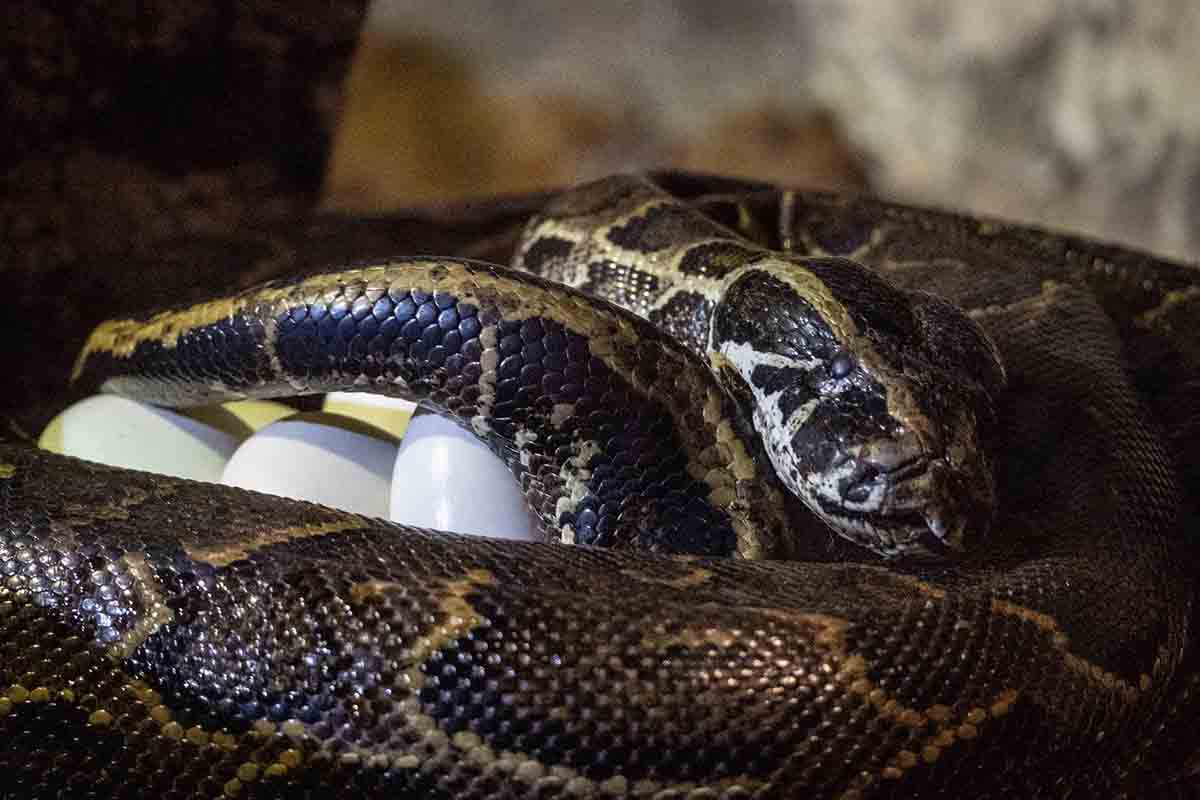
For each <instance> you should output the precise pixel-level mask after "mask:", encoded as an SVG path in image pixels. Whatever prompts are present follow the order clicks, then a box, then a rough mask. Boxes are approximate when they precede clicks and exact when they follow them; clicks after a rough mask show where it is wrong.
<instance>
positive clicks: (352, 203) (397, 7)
mask: <svg viewBox="0 0 1200 800" xmlns="http://www.w3.org/2000/svg"><path fill="white" fill-rule="evenodd" d="M1198 37H1200V4H1196V3H1193V2H1189V1H1188V0H1154V1H1153V2H1137V1H1136V0H1125V1H1122V0H1070V1H1068V2H1045V0H1007V2H1004V3H997V2H994V1H993V0H957V1H956V2H950V1H948V0H912V1H910V2H905V3H875V2H856V1H855V0H743V1H742V2H736V3H734V2H696V1H694V0H693V1H692V2H687V0H658V1H656V2H649V1H647V2H640V3H639V2H620V3H569V2H551V1H550V0H522V1H521V2H511V1H510V0H375V2H374V3H373V4H372V5H371V7H370V11H369V15H368V20H367V24H366V30H365V33H364V36H363V39H362V43H361V46H360V47H359V49H358V50H357V52H356V55H355V58H354V63H353V66H352V69H351V73H350V78H349V82H348V84H347V90H348V94H347V97H346V101H345V107H344V116H343V119H342V122H341V125H340V128H339V129H338V131H337V134H336V137H335V145H336V147H335V151H334V157H333V159H332V162H331V166H330V169H329V173H328V180H327V189H328V191H327V200H326V204H327V206H331V207H336V208H339V209H345V210H357V211H364V210H365V211H376V210H383V209H388V208H394V207H396V206H402V205H412V204H415V203H423V202H427V201H431V200H440V199H449V198H458V197H464V196H470V195H479V194H489V193H494V192H508V191H522V190H527V189H532V188H536V187H545V186H555V185H562V184H567V183H572V182H575V181H579V180H583V179H587V178H590V177H595V176H598V175H601V174H604V173H610V172H614V171H617V170H628V169H634V168H639V167H645V166H650V165H673V166H678V167H684V168H688V169H695V170H707V171H715V172H722V173H728V174H735V175H744V176H751V177H757V178H763V179H769V180H772V181H777V182H781V183H785V184H791V185H795V186H812V187H827V188H836V189H849V190H867V191H872V192H876V193H881V194H883V195H886V196H888V197H891V198H895V199H900V200H907V201H914V202H920V203H930V204H936V205H941V206H949V207H954V208H958V209H965V210H973V211H977V212H983V213H989V214H995V215H1000V216H1004V217H1009V218H1014V219H1020V220H1026V221H1035V222H1041V223H1043V224H1047V225H1051V226H1055V227H1061V228H1068V229H1072V230H1076V231H1080V232H1084V233H1091V234H1093V235H1096V236H1101V237H1104V238H1107V239H1115V240H1119V241H1123V242H1126V243H1131V244H1135V245H1139V246H1142V247H1146V248H1150V249H1153V250H1156V251H1158V252H1160V253H1163V254H1167V255H1175V256H1179V257H1184V258H1194V257H1195V255H1196V254H1197V253H1198V252H1200V213H1197V211H1198V206H1200V102H1198V100H1200V80H1198V79H1200V49H1198V48H1196V47H1195V42H1196V41H1197V40H1198Z"/></svg>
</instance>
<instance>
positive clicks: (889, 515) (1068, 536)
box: [0, 176, 1200, 800]
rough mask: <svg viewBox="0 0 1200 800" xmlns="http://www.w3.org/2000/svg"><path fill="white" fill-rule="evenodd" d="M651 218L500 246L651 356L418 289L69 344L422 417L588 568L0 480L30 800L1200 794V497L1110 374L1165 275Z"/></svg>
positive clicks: (1001, 245)
mask: <svg viewBox="0 0 1200 800" xmlns="http://www.w3.org/2000/svg"><path fill="white" fill-rule="evenodd" d="M661 184H662V185H661V186H656V185H655V184H654V183H652V182H649V181H645V180H641V179H629V178H618V179H612V180H609V181H604V182H600V183H598V184H594V185H592V186H590V187H585V188H584V189H582V190H576V191H574V192H571V193H568V194H565V195H563V196H562V197H561V198H560V199H557V200H554V201H552V202H551V203H550V204H549V205H547V206H546V208H545V209H543V213H541V214H539V215H537V216H536V217H535V218H534V219H533V220H532V221H531V222H530V223H529V226H528V229H527V231H526V234H525V237H524V238H523V239H522V240H521V244H520V245H519V246H517V247H515V248H514V250H515V263H516V265H517V266H519V267H524V268H526V269H528V270H532V271H534V272H536V273H538V274H540V275H542V276H544V277H545V278H551V279H554V280H556V281H559V282H565V283H568V284H571V285H573V286H576V287H579V288H580V289H581V290H584V291H586V292H589V293H591V294H593V295H598V296H601V297H605V298H607V299H608V300H611V301H613V302H616V303H619V304H620V305H623V306H625V307H626V308H627V309H629V311H632V312H634V313H636V314H640V315H641V316H642V317H645V318H646V319H647V320H649V321H646V320H643V319H639V318H638V317H636V316H634V315H633V314H631V313H629V312H627V311H621V310H619V309H617V308H615V307H613V306H611V305H608V304H606V303H604V302H598V301H595V300H592V299H589V298H588V297H587V296H586V295H584V294H582V293H580V292H577V291H573V290H568V289H566V288H563V287H562V286H561V285H560V283H555V282H551V281H550V280H546V279H544V278H543V277H535V276H530V275H528V274H524V273H520V272H514V271H511V270H505V269H501V268H494V267H490V266H488V265H486V264H483V263H480V262H474V261H464V260H455V259H444V258H411V259H401V260H393V261H390V262H386V263H376V264H371V265H366V266H361V267H355V268H353V269H348V270H345V271H342V272H339V273H333V274H326V275H319V276H314V277H308V278H302V279H297V280H293V281H287V282H278V283H274V284H269V285H267V286H264V287H259V288H257V289H253V290H250V291H247V292H244V293H242V294H239V295H234V296H231V297H227V298H223V299H218V300H214V301H211V302H209V303H205V304H202V305H198V306H193V307H190V308H187V309H182V310H175V311H169V312H161V313H158V314H155V315H152V316H147V317H144V318H140V319H130V320H117V321H113V322H109V323H105V324H104V325H102V326H101V327H100V328H98V329H97V330H96V331H95V332H94V333H93V335H92V337H91V339H90V340H89V342H88V344H87V346H86V347H85V349H84V352H83V354H82V355H81V357H80V360H79V362H78V364H77V367H76V377H77V379H78V380H79V381H80V382H81V383H82V384H85V385H95V386H101V387H102V388H104V389H105V390H109V391H119V392H124V393H128V394H132V395H134V396H137V397H141V398H144V399H147V400H151V401H154V402H164V403H170V404H189V403H199V402H206V401H210V400H219V399H224V398H228V397H238V396H245V395H256V396H265V395H279V394H292V393H306V392H318V391H329V390H333V389H360V390H374V391H384V392H391V393H400V394H404V395H407V396H413V397H419V398H422V399H424V400H425V401H426V402H427V403H429V404H431V405H434V406H436V407H438V408H440V409H441V410H443V412H444V413H447V414H450V415H452V416H454V417H455V418H456V419H458V420H459V421H460V422H462V423H463V424H464V425H466V426H468V427H470V428H471V429H473V430H474V431H475V432H476V433H477V434H479V435H480V436H481V437H482V438H484V439H485V440H486V441H488V442H489V443H490V444H491V445H492V447H493V448H494V449H495V450H496V451H497V452H498V453H499V454H500V455H501V456H502V457H504V458H505V459H506V461H508V463H509V464H510V465H511V466H512V467H513V470H514V473H515V474H516V475H517V477H518V479H519V480H520V481H521V483H522V487H523V489H524V490H525V492H526V496H527V498H528V499H529V501H530V504H531V506H532V507H533V509H534V510H535V511H536V512H538V515H539V518H540V520H541V522H542V529H543V533H544V534H545V535H546V536H547V538H550V539H557V540H563V541H566V542H569V543H574V544H576V545H593V546H590V547H582V546H575V547H564V546H562V544H561V543H544V544H515V543H499V542H492V541H488V540H478V539H470V538H464V537H458V536H451V535H446V534H438V533H431V532H427V531H420V530H415V529H406V528H401V527H398V526H392V525H387V524H385V523H381V522H377V521H371V520H365V519H362V518H359V517H355V516H352V515H348V514H344V513H341V512H336V511H331V510H328V509H322V508H317V507H313V506H308V505H304V504H298V503H292V502H287V501H282V500H278V499H272V498H268V497H264V496H260V495H253V494H249V493H244V492H239V491H235V490H229V489H224V488H221V487H214V486H207V485H200V484H194V483H188V482H183V481H177V480H171V479H167V478H163V477H159V476H154V475H148V474H141V473H132V472H125V471H120V470H113V469H109V468H105V467H100V466H96V465H91V464H85V463H82V462H74V461H70V460H66V459H62V458H57V457H53V456H49V455H46V454H40V453H36V452H34V451H30V450H24V449H18V448H5V449H3V450H0V512H2V514H3V516H2V517H0V522H2V527H0V565H2V566H3V570H4V573H5V583H4V592H5V594H4V595H3V597H0V600H2V601H3V605H2V606H0V631H2V633H0V641H3V642H4V643H5V647H4V649H3V651H2V652H0V670H3V671H4V673H5V675H6V676H7V679H8V681H9V684H10V686H9V688H8V690H7V694H6V695H5V696H4V697H3V698H0V724H3V725H5V726H7V727H6V728H5V729H4V732H5V734H6V736H5V741H4V744H3V745H0V749H3V748H7V751H8V753H10V754H14V755H16V756H19V757H21V758H25V759H35V760H37V763H38V764H40V765H42V769H41V770H40V772H39V774H42V775H43V779H42V782H41V783H40V784H38V786H37V787H36V789H37V792H41V793H43V794H46V795H49V796H53V795H55V794H56V793H60V792H62V791H64V790H66V789H70V790H75V789H78V790H80V791H84V792H92V793H94V794H96V795H99V796H120V795H122V794H130V793H141V794H144V795H147V796H160V795H161V796H181V797H190V796H222V795H224V796H230V797H233V796H237V797H246V796H264V797H268V796H271V797H273V796H280V795H284V796H347V797H351V796H380V797H481V798H482V797H489V798H490V797H497V798H499V797H593V796H594V797H624V796H632V797H656V798H663V799H664V800H665V798H675V797H690V798H695V799H696V800H699V799H700V798H717V797H727V798H736V797H764V798H767V797H844V798H856V797H889V796H895V797H915V796H920V797H924V796H961V795H963V794H966V793H967V792H969V793H970V794H972V795H978V796H983V797H991V796H1020V797H1039V796H1045V797H1057V796H1066V795H1075V796H1089V797H1095V796H1122V795H1124V796H1130V795H1137V794H1138V793H1139V792H1150V791H1153V792H1155V793H1157V796H1161V795H1162V794H1165V793H1167V792H1175V793H1176V794H1177V795H1178V796H1190V795H1189V794H1188V793H1189V792H1194V791H1195V786H1196V770H1197V761H1198V758H1197V756H1198V753H1200V744H1198V743H1197V739H1196V734H1195V732H1194V725H1193V719H1194V716H1195V714H1196V713H1197V708H1198V705H1197V703H1198V701H1197V693H1200V682H1198V681H1200V679H1198V677H1197V675H1198V673H1197V655H1196V650H1195V644H1194V643H1193V642H1192V637H1193V636H1194V634H1193V632H1192V630H1191V626H1192V624H1193V623H1194V621H1195V613H1196V612H1195V611H1194V607H1193V604H1194V601H1195V594H1196V575H1195V573H1194V571H1193V566H1192V565H1193V559H1194V556H1195V549H1196V544H1195V542H1194V541H1192V540H1191V538H1190V532H1189V530H1188V522H1189V521H1190V519H1191V517H1190V516H1189V515H1190V513H1191V512H1190V502H1189V501H1188V500H1187V499H1186V498H1185V496H1184V494H1183V492H1182V491H1181V487H1180V480H1179V478H1178V475H1177V473H1178V467H1177V464H1176V462H1175V460H1174V459H1173V458H1172V457H1171V455H1170V453H1169V450H1168V446H1167V444H1166V443H1165V442H1164V439H1163V431H1162V430H1161V429H1160V427H1159V426H1158V425H1156V424H1152V423H1150V422H1149V421H1148V420H1149V419H1150V418H1151V417H1150V415H1149V414H1148V413H1147V412H1146V403H1147V402H1149V401H1147V400H1146V399H1145V398H1144V397H1142V396H1141V395H1140V394H1139V392H1141V387H1140V386H1139V385H1138V384H1137V378H1138V374H1137V371H1136V370H1134V369H1131V368H1129V367H1128V366H1127V364H1129V363H1131V359H1132V356H1131V355H1130V354H1131V353H1132V352H1141V351H1140V350H1138V348H1142V347H1149V346H1150V345H1147V344H1146V343H1147V342H1151V343H1152V344H1154V345H1155V346H1157V343H1158V341H1159V340H1158V339H1157V338H1155V337H1158V336H1161V334H1162V331H1163V330H1166V329H1167V328H1165V327H1164V326H1169V325H1170V324H1171V323H1172V321H1173V320H1174V319H1176V317H1175V315H1176V313H1177V312H1178V311H1179V309H1181V308H1187V306H1188V304H1189V303H1191V302H1192V300H1193V298H1194V297H1195V296H1196V294H1197V293H1196V289H1195V284H1194V283H1193V281H1194V276H1193V275H1192V274H1191V273H1190V272H1189V270H1187V269H1185V268H1182V267H1176V266H1173V265H1169V264H1161V263H1151V262H1148V261H1146V260H1145V259H1141V258H1140V257H1137V256H1135V255H1133V254H1129V253H1125V252H1124V251H1119V250H1115V249H1107V248H1103V247H1101V246H1097V245H1091V244H1090V243H1086V242H1080V241H1075V240H1069V239H1062V238H1055V237H1047V236H1043V235H1041V234H1038V233H1036V232H1029V231H1025V230H1023V229H1011V228H1002V227H996V226H991V225H988V224H986V223H979V222H974V221H970V220H965V219H961V218H955V217H949V216H944V215H938V214H935V213H933V212H924V211H912V210H909V209H903V208H901V207H895V206H885V205H882V204H873V203H870V202H866V201H864V202H861V203H858V202H848V201H840V200H838V199H836V198H829V197H824V196H820V195H811V196H809V195H800V194H796V193H791V192H783V193H780V192H775V191H771V190H768V189H766V188H764V187H759V186H754V185H740V184H736V183H733V182H722V181H713V182H706V181H704V180H698V179H690V178H686V177H682V176H665V177H664V178H663V179H662V181H661ZM780 251H784V252H789V253H790V255H780V254H779V253H780ZM800 255H804V256H807V257H808V259H806V260H801V259H799V258H798V256H800ZM847 258H850V259H854V260H855V261H861V262H864V263H868V264H870V265H871V267H872V269H870V270H869V269H865V268H863V267H860V266H858V265H857V263H855V261H846V260H844V259H847ZM1072 261H1074V262H1076V263H1077V264H1078V267H1079V268H1078V269H1077V270H1072V269H1070V268H1068V266H1064V263H1066V262H1072ZM1130 265H1132V266H1130ZM872 270H873V271H872ZM881 275H882V276H885V277H886V280H884V279H883V278H881V277H879V276H881ZM1130 280H1133V282H1134V285H1136V286H1137V287H1138V288H1139V290H1140V291H1144V292H1146V293H1150V294H1154V295H1155V297H1156V302H1154V303H1151V304H1149V305H1148V307H1145V308H1140V307H1139V308H1137V309H1136V313H1131V312H1130V309H1134V308H1135V306H1136V303H1134V302H1131V301H1130V299H1129V298H1128V297H1126V296H1123V294H1127V290H1126V286H1127V285H1128V284H1129V282H1130ZM925 291H928V292H929V293H925ZM947 301H952V302H953V303H956V304H958V305H959V306H961V307H962V308H963V309H965V310H966V315H965V316H964V315H962V314H960V313H959V312H958V311H956V310H955V309H954V308H953V307H952V306H951V305H950V304H949V303H948V302H947ZM797 302H798V303H799V305H797ZM798 308H799V310H797V309H798ZM755 315H758V316H755ZM664 331H665V334H664ZM784 333H786V334H787V335H786V336H785V335H784ZM1171 335H1172V336H1176V334H1175V333H1173V332H1172V334H1171ZM1168 338H1170V337H1168ZM1175 341H1176V342H1177V343H1178V342H1182V344H1181V345H1180V346H1179V347H1178V348H1177V349H1176V350H1172V351H1171V353H1170V358H1171V359H1175V361H1171V362H1170V364H1171V365H1172V366H1178V365H1179V364H1184V363H1190V362H1187V359H1188V358H1190V357H1192V356H1194V355H1195V352H1196V348H1195V347H1194V346H1193V345H1189V344H1188V342H1189V341H1191V340H1189V339H1187V338H1186V337H1185V338H1183V339H1179V338H1178V336H1176V339H1175ZM993 343H994V344H993ZM780 430H784V431H786V435H784V434H780V433H779V431H780ZM772 466H773V467H774V469H772ZM776 472H777V473H778V477H776ZM796 498H799V501H803V504H801V502H799V501H798V500H797V499H796ZM832 530H836V531H837V532H838V533H839V534H840V536H838V535H834V534H832V533H831V531H832ZM597 545H598V546H597ZM643 551H651V552H643ZM665 553H675V554H682V555H676V556H668V555H664V554H665ZM880 555H882V556H888V557H891V556H900V557H901V558H900V560H898V561H889V560H884V559H881V558H880V557H879V556H880ZM714 556H732V557H731V558H714ZM7 757H12V756H7ZM1147 787H1152V789H1148V788H1147Z"/></svg>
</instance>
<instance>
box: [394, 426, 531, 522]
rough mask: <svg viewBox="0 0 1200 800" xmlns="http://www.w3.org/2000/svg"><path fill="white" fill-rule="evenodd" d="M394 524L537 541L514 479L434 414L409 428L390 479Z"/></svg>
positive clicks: (487, 452)
mask: <svg viewBox="0 0 1200 800" xmlns="http://www.w3.org/2000/svg"><path fill="white" fill-rule="evenodd" d="M390 517H391V519H393V520H395V521H396V522H404V523H406V524H409V525H419V526H422V527H426V528H437V529H438V530H443V531H457V532H459V533H473V534H477V535H480V536H492V537H497V538H503V539H526V540H534V539H537V538H538V537H537V534H536V530H537V529H536V527H535V525H534V521H533V518H532V516H531V514H530V513H529V510H528V507H527V506H526V504H525V498H524V497H523V496H522V494H521V490H520V488H519V487H518V486H517V482H516V480H515V479H514V478H513V476H512V473H511V472H509V471H508V468H507V467H506V466H504V463H503V462H502V461H501V460H500V459H499V458H497V457H496V456H495V454H494V453H492V451H491V450H489V449H488V448H487V447H486V446H485V445H484V444H483V443H482V442H480V441H479V440H478V439H477V438H475V436H473V435H472V434H470V433H468V432H467V431H465V430H463V429H462V428H460V427H459V426H457V425H455V424H454V423H453V422H451V421H450V420H448V419H444V418H443V417H439V416H437V415H436V414H417V415H415V416H414V417H413V418H412V420H411V421H410V422H409V423H408V429H407V430H406V431H405V434H404V439H403V440H402V441H401V442H400V452H399V454H398V455H397V457H396V468H395V471H394V472H393V473H392V497H391V513H390Z"/></svg>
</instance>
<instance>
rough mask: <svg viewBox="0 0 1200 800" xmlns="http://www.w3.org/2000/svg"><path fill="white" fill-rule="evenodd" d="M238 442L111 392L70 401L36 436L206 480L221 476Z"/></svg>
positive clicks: (113, 461)
mask: <svg viewBox="0 0 1200 800" xmlns="http://www.w3.org/2000/svg"><path fill="white" fill-rule="evenodd" d="M237 444H238V439H237V437H236V436H233V435H231V434H229V433H227V432H225V431H222V430H218V429H217V428H214V427H212V426H210V425H206V424H204V423H203V422H200V421H198V420H195V419H192V418H190V417H187V416H185V415H183V414H180V413H178V412H175V411H168V410H166V409H162V408H156V407H155V406H151V405H146V404H145V403H138V402H136V401H134V400H128V399H126V398H124V397H118V396H116V395H111V394H104V395H96V396H94V397H88V398H86V399H84V400H81V401H80V402H78V403H75V404H74V405H72V406H70V407H69V408H67V409H66V410H65V411H63V412H62V413H61V414H59V415H58V416H57V417H55V418H54V419H53V420H51V421H50V424H49V425H47V426H46V429H45V430H44V431H42V436H41V438H40V439H39V440H38V445H39V446H40V447H42V448H43V449H45V450H50V451H52V452H56V453H62V454H63V455H68V456H75V457H77V458H83V459H87V460H88V461H97V462H99V463H101V464H109V465H111V466H114V467H126V468H128V469H138V470H144V471H147V472H159V473H162V474H163V475H173V476H176V477H179V478H192V479H194V480H199V481H210V482H216V481H218V480H220V477H221V470H222V469H224V467H225V462H226V461H228V460H229V457H230V456H231V455H232V454H233V451H234V450H235V449H236V448H237Z"/></svg>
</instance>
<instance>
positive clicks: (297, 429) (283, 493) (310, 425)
mask: <svg viewBox="0 0 1200 800" xmlns="http://www.w3.org/2000/svg"><path fill="white" fill-rule="evenodd" d="M395 461H396V438H395V437H394V436H392V435H390V434H389V433H387V432H386V431H384V430H382V429H380V428H376V427H374V426H371V425H367V424H365V423H362V422H359V421H358V420H354V419H350V418H348V417H344V416H341V415H338V414H327V413H324V412H312V413H308V414H296V415H294V416H291V417H288V418H286V419H282V420H279V421H278V422H273V423H271V424H270V425H267V426H266V427H264V428H263V429H262V430H260V431H258V433H256V434H254V435H253V436H251V437H250V438H249V439H247V440H246V441H245V442H244V443H243V444H242V446H241V447H239V448H238V449H237V452H235V453H234V454H233V457H232V458H231V459H230V460H229V463H228V464H227V465H226V467H225V471H224V474H222V476H221V483H224V484H226V485H227V486H240V487H241V488H243V489H253V490H254V491H258V492H266V493H268V494H274V495H279V496H280V497H290V498H292V499H295V500H307V501H309V502H313V503H320V504H321V505H325V506H330V507H332V508H340V509H342V510H344V511H352V512H354V513H356V514H365V515H366V516H369V517H386V516H387V513H388V490H389V485H390V481H391V477H392V466H393V464H394V463H395Z"/></svg>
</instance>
